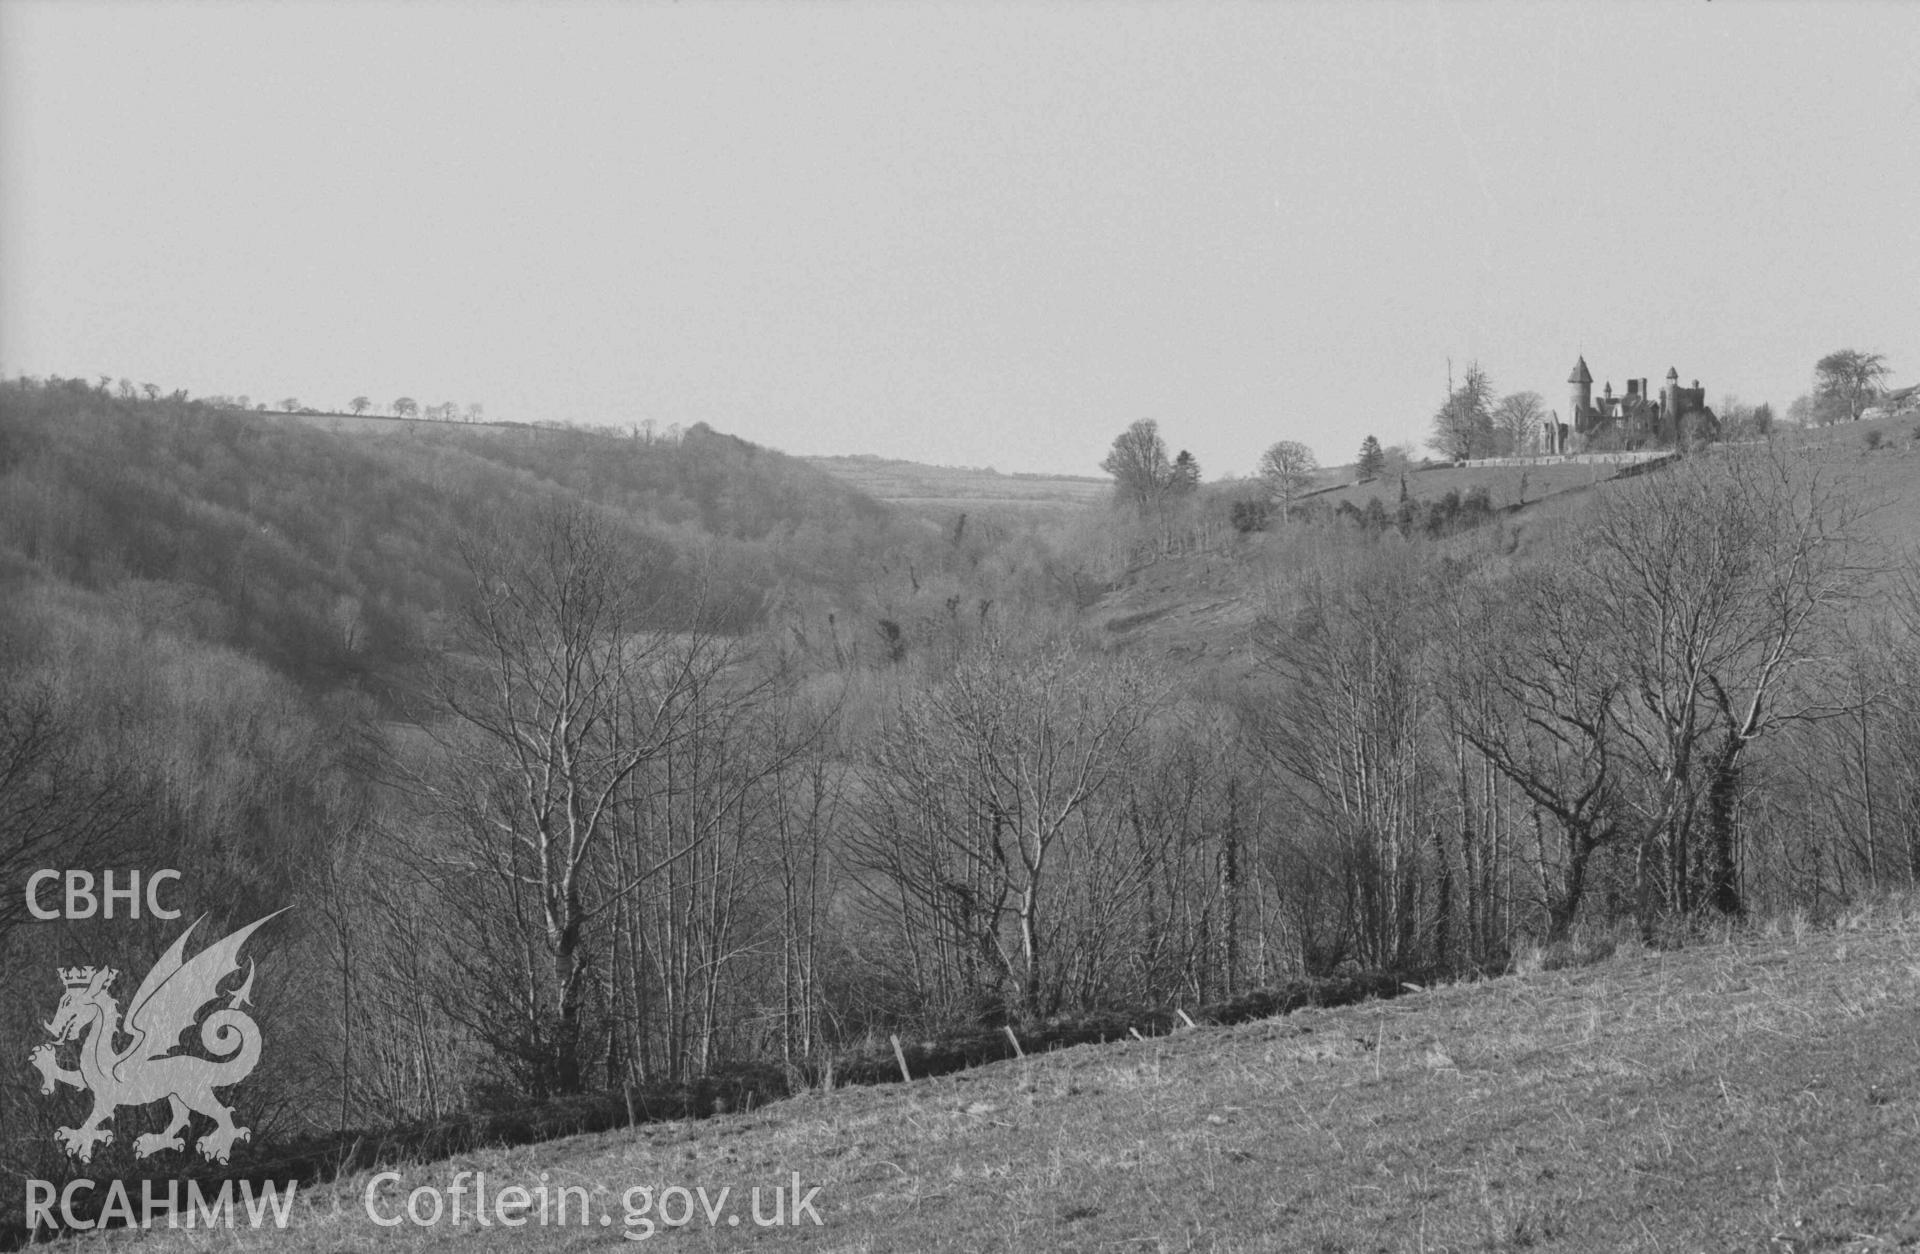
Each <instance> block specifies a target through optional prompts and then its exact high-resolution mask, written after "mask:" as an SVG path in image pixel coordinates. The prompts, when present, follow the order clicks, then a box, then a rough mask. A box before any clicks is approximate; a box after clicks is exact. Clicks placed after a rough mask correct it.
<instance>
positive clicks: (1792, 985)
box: [111, 908, 1920, 1254]
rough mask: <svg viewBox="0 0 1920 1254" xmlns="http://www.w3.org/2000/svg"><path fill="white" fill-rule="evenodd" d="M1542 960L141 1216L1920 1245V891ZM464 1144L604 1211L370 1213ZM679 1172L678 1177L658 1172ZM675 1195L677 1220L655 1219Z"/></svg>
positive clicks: (1578, 1244) (1092, 1241) (1639, 1247)
mask: <svg viewBox="0 0 1920 1254" xmlns="http://www.w3.org/2000/svg"><path fill="white" fill-rule="evenodd" d="M1598 952H1604V948H1603V949H1601V950H1600V951H1598ZM1534 966H1535V969H1534V971H1533V973H1531V974H1525V975H1515V976H1509V977H1507V978H1504V979H1499V980H1494V981H1491V982H1488V983H1483V984H1462V985H1454V986H1446V987H1440V988H1435V989H1432V990H1429V991H1425V992H1419V993H1415V994H1412V995H1408V996H1403V997H1401V998H1398V999H1396V1000H1393V1001H1387V1002H1371V1003H1365V1004H1362V1005H1358V1006H1350V1007H1346V1008H1344V1009H1338V1010H1306V1011H1301V1012H1298V1013H1296V1014H1292V1015H1288V1016H1285V1017H1281V1018H1275V1019H1267V1020H1262V1021H1257V1022H1253V1023H1248V1024H1244V1025H1242V1026H1239V1027H1233V1028H1201V1029H1198V1030H1189V1031H1181V1032H1177V1033H1175V1034H1174V1035H1172V1036H1166V1037H1159V1038H1150V1039H1146V1040H1139V1041H1135V1040H1123V1041H1117V1042H1114V1043H1112V1044H1108V1045H1104V1046H1100V1045H1091V1046H1081V1047H1078V1048H1074V1049H1067V1050H1062V1051H1060V1052H1058V1053H1051V1054H1045V1055H1039V1056H1034V1057H1029V1058H1028V1059H1026V1060H1025V1061H1024V1062H1018V1061H1014V1062H1005V1063H997V1064H994V1065H991V1066H987V1067H982V1068H979V1069H976V1070H973V1071H963V1072H959V1073H956V1074H953V1075H948V1076H944V1077H941V1078H939V1079H933V1080H921V1081H918V1082H916V1083H914V1084H912V1085H911V1086H902V1085H898V1084H893V1085H886V1086H883V1087H879V1088H866V1089H846V1090H842V1091H839V1092H835V1093H830V1094H825V1095H814V1096H807V1097H800V1098H795V1099H792V1100H788V1101H784V1102H780V1103H777V1104H775V1105H772V1106H768V1107H766V1108H764V1109H761V1110H757V1111H753V1112H750V1113H746V1114H735V1115H728V1116H723V1117H720V1118H716V1119H712V1120H706V1121H700V1122H694V1123H685V1122H681V1123H665V1124H654V1125H650V1126H642V1127H639V1128H635V1129H632V1130H630V1131H619V1132H608V1133H602V1134H596V1135H590V1136H580V1137H573V1138H570V1139H566V1140H561V1141H554V1142H549V1143H546V1144H542V1145H530V1146H524V1147H521V1148H517V1149H512V1150H500V1151H493V1152H486V1153H480V1154H474V1155H470V1156H466V1157H462V1158H460V1159H458V1160H455V1161H452V1162H442V1163H432V1164H423V1165H417V1166H409V1167H403V1168H400V1169H398V1172H397V1179H396V1178H393V1177H389V1178H388V1179H387V1180H385V1181H376V1180H375V1179H374V1177H373V1175H372V1173H361V1174H359V1175H357V1176H355V1177H353V1178H351V1179H348V1180H343V1181H341V1182H340V1183H339V1184H337V1185H333V1186H326V1185H316V1186H313V1187H312V1188H311V1189H303V1190H302V1191H301V1193H300V1195H299V1202H298V1204H297V1205H296V1206H295V1207H294V1215H293V1223H292V1225H291V1227H290V1229H289V1230H287V1231H277V1230H269V1231H266V1232H248V1231H246V1230H244V1229H242V1230H240V1231H237V1232H217V1233H213V1234H205V1233H193V1232H188V1231H184V1230H179V1231H169V1230H166V1229H159V1230H156V1231H153V1232H150V1233H147V1234H145V1235H144V1236H142V1237H140V1238H139V1239H140V1243H141V1247H142V1248H143V1249H148V1250H184V1249H202V1248H216V1247H217V1248H220V1249H263V1250H264V1249H272V1250H276V1251H283V1250H284V1251H321V1250H349V1249H371V1248H374V1247H375V1246H379V1247H380V1248H392V1247H396V1246H398V1247H402V1248H409V1249H473V1250H518V1249H524V1248H531V1247H537V1248H542V1249H557V1248H567V1249H573V1248H586V1247H588V1246H593V1247H596V1248H603V1249H604V1248H609V1245H608V1242H609V1241H613V1242H614V1243H616V1244H618V1243H619V1242H618V1241H617V1237H618V1236H620V1235H630V1236H631V1237H641V1236H648V1235H651V1236H662V1237H669V1242H668V1243H669V1245H670V1247H671V1248H673V1249H676V1250H677V1249H691V1250H720V1251H724V1250H739V1249H747V1248H751V1249H755V1250H771V1249H809V1250H843V1251H892V1250H925V1251H956V1252H957V1251H978V1250H1007V1251H1026V1250H1059V1251H1068V1250H1087V1251H1091V1250H1122V1249H1129V1250H1175V1249H1178V1250H1249V1251H1251V1250H1262V1251H1266V1250H1271V1251H1286V1252H1288V1254H1294V1252H1296V1251H1321V1252H1325V1254H1344V1252H1346V1251H1375V1250H1379V1251H1398V1250H1428V1251H1441V1250H1506V1249H1534V1250H1566V1251H1596V1250H1621V1251H1627V1250H1631V1251H1647V1252H1649V1254H1651V1252H1653V1251H1693V1250H1756V1251H1758V1250H1780V1251H1811V1250H1831V1251H1842V1252H1848V1254H1865V1252H1866V1251H1878V1250H1895V1249H1913V1248H1915V1243H1916V1242H1920V1050H1916V1049H1915V1042H1916V1040H1920V916H1916V915H1915V914H1914V913H1913V912H1912V911H1911V909H1908V910H1905V911H1903V910H1901V909H1899V908H1892V909H1888V910H1884V911H1880V912H1878V913H1875V912H1871V911H1866V910H1861V911H1857V912H1855V913H1854V914H1853V915H1852V916H1850V917H1848V918H1846V919H1844V920H1843V921H1842V923H1841V924H1840V926H1838V927H1837V928H1835V929H1833V930H1815V929H1812V928H1808V927H1806V926H1804V925H1794V924H1788V925H1786V926H1782V927H1779V928H1776V929H1774V930H1772V931H1771V933H1769V934H1756V935H1749V936H1745V937H1741V938H1738V939H1736V940H1734V941H1733V942H1732V943H1730V944H1701V945H1699V946H1697V947H1694V948H1688V949H1685V950H1681V951H1678V952H1662V951H1657V950H1646V949H1642V948H1640V947H1639V946H1638V944H1637V943H1632V942H1629V943H1628V944H1627V945H1625V946H1624V947H1623V948H1622V950H1621V951H1620V952H1619V953H1618V954H1617V955H1616V956H1614V957H1612V958H1611V959H1608V960H1605V961H1601V962H1599V963H1598V964H1597V965H1591V966H1585V967H1576V968H1573V969H1569V970H1560V971H1543V970H1539V969H1538V964H1537V963H1535V964H1534ZM460 1170H464V1171H469V1172H471V1171H484V1172H485V1173H486V1179H487V1187H488V1189H489V1193H490V1197H491V1195H492V1194H494V1193H497V1192H498V1191H499V1190H501V1189H503V1188H506V1187H508V1186H519V1187H529V1188H530V1187H533V1186H536V1185H537V1184H538V1183H539V1182H540V1181H551V1182H552V1183H553V1184H554V1185H560V1184H565V1185H571V1186H577V1187H578V1188H580V1189H583V1190H585V1191H586V1196H587V1197H588V1198H589V1199H590V1201H589V1203H588V1207H587V1209H588V1211H589V1213H590V1215H592V1216H594V1217H595V1218H594V1219H593V1221H592V1223H591V1226H587V1227H582V1226H579V1223H578V1216H579V1214H580V1209H579V1207H578V1205H576V1208H575V1211H574V1215H575V1221H574V1225H573V1226H571V1227H570V1228H568V1229H565V1230H561V1229H555V1228H552V1227H549V1228H548V1229H546V1230H545V1231H542V1230H540V1229H539V1228H538V1227H537V1226H535V1225H532V1224H529V1225H528V1226H526V1227H523V1228H518V1229H511V1228H510V1229H502V1228H501V1227H500V1226H498V1225H497V1224H495V1225H494V1226H491V1227H488V1228H481V1227H478V1226H476V1225H475V1224H474V1223H473V1221H472V1217H471V1216H472V1205H473V1197H472V1194H471V1192H469V1193H468V1194H467V1196H466V1207H467V1210H466V1215H467V1219H466V1222H465V1223H463V1224H462V1225H461V1226H459V1227H454V1226H452V1225H451V1224H450V1223H447V1222H444V1221H443V1222H442V1223H441V1225H440V1226H438V1227H432V1228H426V1227H417V1226H414V1225H413V1224H411V1223H406V1222H404V1221H401V1222H400V1223H399V1225H398V1226H396V1227H393V1228H389V1229H381V1228H376V1227H375V1226H374V1225H373V1223H372V1222H371V1221H370V1220H369V1219H368V1217H367V1212H366V1206H365V1200H366V1197H367V1193H368V1190H369V1188H370V1187H373V1188H374V1189H375V1194H376V1199H375V1200H376V1206H377V1208H378V1209H379V1211H380V1212H381V1214H382V1215H383V1216H384V1217H388V1218H392V1217H395V1216H400V1215H404V1213H405V1208H406V1206H407V1199H408V1194H409V1191H410V1190H413V1189H416V1188H425V1189H429V1190H433V1191H434V1192H437V1193H439V1194H441V1195H442V1196H445V1195H446V1194H447V1191H448V1190H449V1189H450V1188H451V1187H452V1186H453V1185H454V1184H455V1177H454V1173H455V1172H456V1171H460ZM796 1173H797V1175H798V1178H799V1181H800V1182H801V1185H802V1193H803V1195H804V1191H805V1190H806V1189H811V1188H814V1187H816V1186H817V1187H818V1193H817V1194H816V1195H813V1196H811V1197H810V1198H809V1201H810V1207H811V1213H817V1214H818V1216H819V1225H818V1226H815V1225H814V1224H813V1222H811V1217H810V1214H809V1216H808V1218H807V1220H806V1222H804V1223H803V1224H802V1226H801V1227H799V1228H792V1227H785V1228H771V1227H770V1228H765V1229H762V1228H758V1227H756V1226H755V1225H754V1224H753V1223H752V1222H751V1210H750V1206H751V1201H750V1198H751V1194H750V1190H751V1189H752V1188H754V1187H755V1186H761V1187H763V1191H764V1192H765V1193H771V1192H772V1190H773V1188H774V1186H775V1185H785V1186H788V1188H789V1190H790V1189H791V1181H792V1180H793V1178H794V1176H795V1174H796ZM466 1187H467V1188H469V1189H471V1188H472V1181H471V1178H470V1177H469V1179H468V1180H467V1182H466ZM675 1187H677V1188H679V1189H683V1190H686V1191H687V1195H686V1196H685V1198H684V1199H683V1198H682V1197H680V1196H673V1197H668V1196H667V1195H666V1194H665V1193H664V1190H668V1189H672V1188H675ZM722 1188H726V1189H727V1190H728V1195H727V1198H726V1199H725V1200H724V1201H723V1200H721V1199H720V1197H719V1194H720V1190H721V1189H722ZM636 1189H646V1190H648V1193H646V1194H644V1195H643V1194H640V1193H637V1192H629V1191H630V1190H636ZM695 1189H705V1190H707V1198H708V1201H709V1202H710V1203H711V1204H712V1205H713V1207H714V1218H713V1219H712V1220H711V1221H710V1220H709V1219H708V1217H707V1215H706V1213H704V1212H703V1211H702V1210H701V1208H700V1204H699V1203H698V1202H697V1201H695V1200H693V1199H694V1198H695V1197H697V1196H698V1195H697V1194H694V1193H693V1190H695ZM422 1196H423V1198H424V1197H430V1196H431V1195H425V1194H423V1195H422ZM789 1197H791V1193H790V1192H789ZM643 1200H644V1201H645V1202H646V1207H645V1209H642V1207H641V1203H642V1201H643ZM663 1201H666V1202H667V1203H668V1205H669V1211H668V1213H669V1215H670V1216H672V1217H674V1218H676V1219H681V1220H686V1221H688V1222H686V1223H685V1226H683V1227H679V1228H677V1229H668V1228H665V1227H661V1226H660V1218H661V1214H660V1209H659V1208H660V1205H661V1203H662V1202H663ZM762 1204H763V1207H764V1213H766V1214H767V1215H769V1216H770V1215H771V1213H772V1203H771V1201H770V1199H769V1198H767V1197H764V1196H763V1198H762ZM629 1206H630V1207H631V1209H627V1207H629ZM429 1209H430V1207H429ZM788 1213H789V1216H791V1213H792V1212H788ZM602 1215H604V1216H606V1218H605V1219H599V1218H597V1217H598V1216H602ZM729 1215H731V1216H732V1217H733V1222H731V1223H730V1222H729V1219H728V1216H729ZM603 1224H604V1225H605V1226H601V1225H603ZM629 1225H631V1226H629ZM647 1225H652V1226H651V1227H648V1226H647ZM111 1239H112V1240H116V1241H117V1240H121V1239H124V1238H123V1237H122V1236H120V1235H117V1234H116V1235H115V1236H114V1237H113V1238H111Z"/></svg>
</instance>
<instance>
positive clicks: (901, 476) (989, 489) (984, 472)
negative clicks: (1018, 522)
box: [804, 456, 1113, 509]
mask: <svg viewBox="0 0 1920 1254" xmlns="http://www.w3.org/2000/svg"><path fill="white" fill-rule="evenodd" d="M804 460H805V461H806V462H807V463H808V464H809V465H811V466H815V467H818V468H819V469H821V470H824V471H826V472H827V473H828V474H830V475H833V476H834V477H835V478H837V479H840V480H842V481H844V482H846V483H847V484H850V485H851V486H852V487H854V488H856V489H857V490H859V491H861V492H864V493H865V494H866V495H868V496H871V497H873V498H874V499H875V500H880V501H891V502H896V503H898V504H901V505H906V506H909V507H917V508H929V509H932V508H940V509H948V508H957V509H968V508H981V509H983V508H989V507H1013V508H1023V509H1033V508H1040V507H1059V506H1074V505H1091V504H1096V503H1099V502H1103V501H1106V500H1107V499H1108V498H1109V497H1110V496H1111V495H1112V492H1113V483H1112V481H1111V480H1109V479H1105V478H1095V477H1091V476H1082V475H1040V474H1001V473H1000V472H999V471H997V470H994V469H992V468H990V467H988V468H984V469H983V468H975V467H970V466H927V465H923V464H921V463H919V462H909V461H897V460H893V459H889V458H882V457H872V456H864V457H861V456H856V457H808V458H805V459H804Z"/></svg>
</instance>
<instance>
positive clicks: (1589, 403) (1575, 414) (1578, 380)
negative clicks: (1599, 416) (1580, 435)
mask: <svg viewBox="0 0 1920 1254" xmlns="http://www.w3.org/2000/svg"><path fill="white" fill-rule="evenodd" d="M1567 382H1568V383H1570V384H1572V385H1573V391H1572V394H1571V395H1570V396H1568V398H1567V408H1568V410H1569V411H1570V412H1569V414H1568V417H1570V418H1572V419H1573V423H1572V426H1573V429H1574V430H1575V431H1585V430H1586V427H1587V411H1588V410H1590V409H1592V408H1593V372H1592V371H1590V370H1588V369H1587V358H1586V354H1584V353H1582V354H1581V356H1580V360H1579V361H1577V362H1575V363H1574V364H1573V373H1572V374H1570V375H1568V376H1567Z"/></svg>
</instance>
